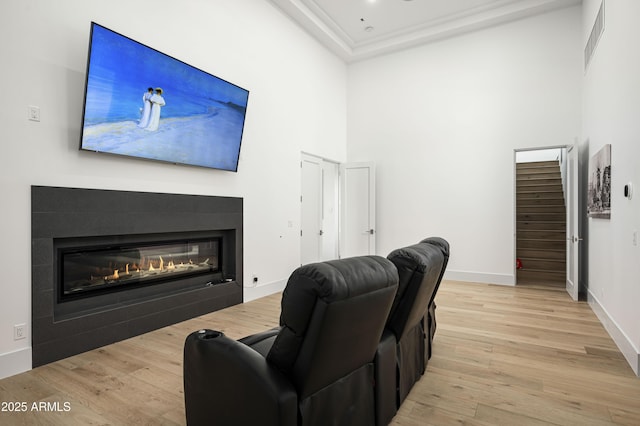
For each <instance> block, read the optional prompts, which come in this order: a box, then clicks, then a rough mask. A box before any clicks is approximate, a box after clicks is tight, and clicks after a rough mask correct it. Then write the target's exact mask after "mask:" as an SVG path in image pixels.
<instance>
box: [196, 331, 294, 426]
mask: <svg viewBox="0 0 640 426" xmlns="http://www.w3.org/2000/svg"><path fill="white" fill-rule="evenodd" d="M184 396H185V411H186V416H187V424H189V425H191V426H194V425H211V424H221V425H256V424H259V425H273V426H289V425H295V424H297V405H298V401H297V395H296V391H295V388H294V387H293V384H292V383H291V382H290V381H289V380H287V378H286V377H285V376H284V375H283V374H282V373H280V371H278V370H277V369H276V368H274V367H273V366H271V365H270V364H269V363H268V362H267V360H266V359H265V358H264V357H263V356H262V355H260V354H259V353H258V352H256V351H255V350H253V349H251V348H250V347H248V346H246V345H244V344H242V343H240V342H237V341H235V340H233V339H230V338H228V337H226V336H225V335H224V334H223V333H221V332H217V331H213V330H200V331H197V332H194V333H191V334H190V335H189V336H188V337H187V339H186V341H185V345H184Z"/></svg>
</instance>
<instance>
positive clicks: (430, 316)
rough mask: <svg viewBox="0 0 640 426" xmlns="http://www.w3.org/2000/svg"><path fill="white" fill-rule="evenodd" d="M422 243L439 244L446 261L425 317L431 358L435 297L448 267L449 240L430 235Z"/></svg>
mask: <svg viewBox="0 0 640 426" xmlns="http://www.w3.org/2000/svg"><path fill="white" fill-rule="evenodd" d="M421 243H430V244H433V245H435V246H437V247H438V248H439V249H440V251H442V255H443V256H444V263H443V265H442V272H440V277H439V278H438V283H437V284H436V288H435V290H434V291H433V296H432V297H431V302H430V303H429V311H428V312H427V316H426V317H425V329H426V330H427V331H428V334H427V339H428V345H427V348H428V353H427V355H428V358H431V352H432V348H433V337H434V335H435V334H436V302H435V300H434V299H435V297H436V293H437V292H438V288H439V287H440V283H441V282H442V277H443V276H444V272H445V270H446V269H447V264H448V263H449V242H448V241H447V240H445V239H443V238H440V237H430V238H425V239H424V240H422V241H421Z"/></svg>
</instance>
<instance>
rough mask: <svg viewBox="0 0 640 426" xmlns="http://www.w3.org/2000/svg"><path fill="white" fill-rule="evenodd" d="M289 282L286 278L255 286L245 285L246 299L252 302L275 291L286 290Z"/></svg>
mask: <svg viewBox="0 0 640 426" xmlns="http://www.w3.org/2000/svg"><path fill="white" fill-rule="evenodd" d="M286 284H287V281H286V280H279V281H274V282H271V283H267V284H263V285H258V286H255V287H245V288H244V301H245V302H250V301H252V300H255V299H259V298H261V297H264V296H268V295H270V294H273V293H277V292H279V291H282V290H284V287H285V285H286Z"/></svg>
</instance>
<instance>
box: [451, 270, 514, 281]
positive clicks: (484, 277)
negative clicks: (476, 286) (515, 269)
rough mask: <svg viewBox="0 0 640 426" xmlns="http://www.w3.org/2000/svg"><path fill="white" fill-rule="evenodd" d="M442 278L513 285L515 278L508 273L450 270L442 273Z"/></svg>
mask: <svg viewBox="0 0 640 426" xmlns="http://www.w3.org/2000/svg"><path fill="white" fill-rule="evenodd" d="M444 279H446V280H453V281H468V282H475V283H483V284H499V285H515V283H516V280H515V279H514V277H513V275H509V274H487V273H483V272H469V271H451V270H447V271H446V272H445V273H444Z"/></svg>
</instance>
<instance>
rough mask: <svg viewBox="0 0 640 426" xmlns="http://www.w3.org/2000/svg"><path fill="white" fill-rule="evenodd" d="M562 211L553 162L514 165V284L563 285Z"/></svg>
mask: <svg viewBox="0 0 640 426" xmlns="http://www.w3.org/2000/svg"><path fill="white" fill-rule="evenodd" d="M566 226H567V224H566V210H565V204H564V195H563V189H562V177H561V174H560V166H559V164H558V162H557V161H539V162H533V163H517V164H516V258H518V259H520V261H521V262H522V268H521V269H518V270H517V277H516V278H517V283H518V284H545V283H547V284H564V283H565V282H566V257H567V256H566Z"/></svg>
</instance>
